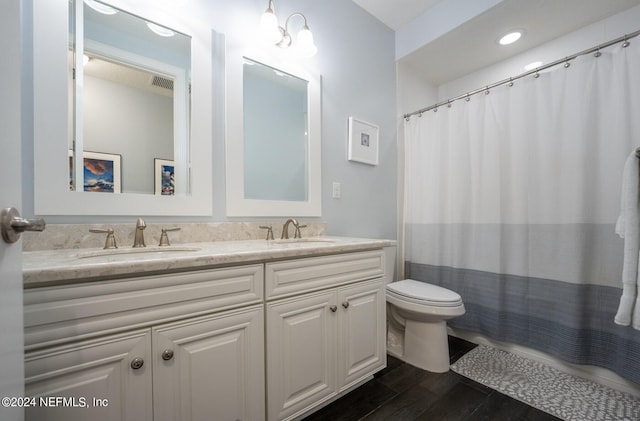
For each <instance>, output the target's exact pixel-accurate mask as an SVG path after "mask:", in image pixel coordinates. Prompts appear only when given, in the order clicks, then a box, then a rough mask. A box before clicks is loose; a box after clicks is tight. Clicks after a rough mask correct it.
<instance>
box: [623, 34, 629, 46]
mask: <svg viewBox="0 0 640 421" xmlns="http://www.w3.org/2000/svg"><path fill="white" fill-rule="evenodd" d="M630 44H631V43H630V42H629V40H628V39H627V36H626V35H625V36H624V42H623V43H622V48H627V47H628V46H629V45H630Z"/></svg>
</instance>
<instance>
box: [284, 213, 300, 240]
mask: <svg viewBox="0 0 640 421" xmlns="http://www.w3.org/2000/svg"><path fill="white" fill-rule="evenodd" d="M289 224H293V226H294V227H296V230H297V229H298V221H296V220H295V219H293V218H289V219H287V222H285V223H284V226H283V227H282V235H281V236H280V239H281V240H288V239H289Z"/></svg>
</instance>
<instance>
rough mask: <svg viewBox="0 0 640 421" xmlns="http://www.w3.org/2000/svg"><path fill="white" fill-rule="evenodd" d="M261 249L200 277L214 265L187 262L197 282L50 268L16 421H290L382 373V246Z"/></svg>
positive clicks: (164, 275)
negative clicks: (21, 418)
mask: <svg viewBox="0 0 640 421" xmlns="http://www.w3.org/2000/svg"><path fill="white" fill-rule="evenodd" d="M259 244H260V245H264V246H266V247H265V250H266V251H265V252H264V254H262V255H258V256H259V257H262V256H264V258H259V257H256V255H253V260H251V262H256V263H249V262H246V261H243V260H241V258H240V257H238V256H239V255H237V254H235V255H232V254H231V253H230V254H229V255H226V254H225V255H224V258H223V257H214V258H218V259H220V260H215V261H216V262H217V263H215V264H212V263H210V264H209V265H208V266H202V261H203V260H206V261H212V260H207V259H211V258H210V257H209V256H222V254H216V252H215V251H213V252H212V253H211V254H210V255H208V254H204V251H203V254H202V255H197V256H194V257H191V258H190V259H192V260H191V262H193V263H194V264H200V265H201V266H199V267H198V269H196V268H195V267H192V266H189V265H187V264H186V263H185V261H184V260H182V261H180V262H179V263H181V264H182V266H180V268H177V266H173V265H174V264H176V262H172V263H171V264H169V263H167V264H166V268H164V267H161V264H160V262H159V260H158V259H155V260H153V261H152V262H151V263H150V264H147V265H146V266H142V263H141V265H140V266H139V267H138V271H137V272H138V273H140V270H144V269H146V270H153V272H147V273H146V274H145V275H134V274H128V273H127V272H126V271H125V268H122V267H120V268H116V269H118V270H120V272H118V273H116V272H114V268H112V267H110V266H109V265H108V263H109V260H108V259H110V257H107V258H105V259H107V263H105V264H100V265H93V266H92V265H86V266H84V269H82V267H80V268H78V269H74V270H75V272H73V273H72V272H71V271H69V270H68V268H65V267H64V266H63V265H60V267H62V268H63V270H66V271H65V272H60V273H52V275H55V276H51V278H55V279H51V280H49V282H56V283H55V284H46V285H43V284H42V282H43V281H42V280H40V282H41V283H40V284H35V283H31V282H33V275H32V277H31V278H30V283H29V284H28V286H29V287H28V288H26V289H25V291H24V326H25V335H24V337H25V393H26V396H29V397H33V398H34V399H35V401H34V403H36V405H35V406H33V407H29V408H27V410H26V420H27V421H41V420H65V421H68V420H73V421H79V420H80V421H83V420H86V421H103V420H104V421H107V420H109V421H128V420H135V421H165V420H167V421H169V420H171V421H175V420H180V421H189V420H193V421H196V420H204V421H210V420H216V421H217V420H221V421H227V420H232V421H233V420H246V421H260V420H265V419H268V420H269V421H272V420H285V419H286V420H289V419H295V418H301V417H303V416H305V415H307V414H309V413H311V412H312V411H314V410H317V409H319V408H320V407H322V406H323V405H324V404H326V403H328V402H330V401H332V400H334V399H336V398H338V397H339V396H341V395H343V394H345V393H347V392H348V391H350V390H352V389H353V388H355V387H357V386H358V385H360V384H362V383H364V382H365V381H367V380H368V379H369V378H370V377H371V376H372V374H373V373H375V372H376V371H378V370H380V369H382V368H384V367H385V366H386V352H385V345H386V342H385V331H386V326H385V316H386V315H385V309H386V307H385V295H384V291H385V290H384V275H385V259H384V252H383V250H382V249H381V247H382V246H381V245H380V244H379V243H377V242H369V243H367V246H366V247H367V248H365V246H362V245H358V248H357V249H355V250H353V249H351V248H347V249H342V248H339V249H338V250H336V248H331V247H330V246H327V248H326V249H324V248H323V249H322V251H316V252H314V253H313V254H311V253H308V252H305V254H300V253H301V252H300V250H301V249H300V248H298V247H295V246H290V245H289V244H284V245H282V246H278V245H276V246H273V245H272V244H269V243H259ZM303 244H304V243H303ZM328 244H331V243H328ZM371 244H375V245H371ZM336 247H341V246H340V245H336ZM302 250H304V249H302ZM192 256H193V255H192ZM113 261H116V262H118V260H117V257H114V258H113ZM163 263H164V262H163ZM150 265H155V266H150ZM131 267H134V266H131ZM150 267H153V269H149V268H150ZM170 268H171V269H170ZM81 270H86V275H84V276H85V278H82V276H81V275H80V273H84V272H80V271H81ZM100 271H103V272H100ZM132 271H134V270H133V269H132ZM134 272H135V271H134ZM42 273H43V274H44V275H43V276H46V275H47V272H44V271H43V272H42ZM63 276H64V279H62V277H63ZM72 276H75V278H71V279H68V278H70V277H72ZM40 279H43V278H40ZM41 398H42V399H41Z"/></svg>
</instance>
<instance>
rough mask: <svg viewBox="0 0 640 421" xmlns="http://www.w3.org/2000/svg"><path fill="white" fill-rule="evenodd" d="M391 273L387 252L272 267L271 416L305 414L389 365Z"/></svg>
mask: <svg viewBox="0 0 640 421" xmlns="http://www.w3.org/2000/svg"><path fill="white" fill-rule="evenodd" d="M383 273H384V259H383V254H382V252H380V251H370V252H361V253H348V254H341V255H335V256H324V257H314V258H309V259H298V260H291V261H284V262H277V263H270V264H267V265H266V280H265V287H266V291H267V304H266V332H267V413H268V416H267V418H268V419H269V420H283V419H293V418H297V417H299V416H301V415H302V414H305V413H307V412H309V411H311V410H312V409H313V408H317V407H319V406H321V405H322V404H323V403H326V402H329V401H331V400H333V399H334V398H335V397H337V396H339V394H340V393H341V392H346V391H348V390H350V389H351V388H353V387H354V386H357V385H358V384H360V383H362V382H363V381H365V380H367V379H368V378H369V377H370V376H371V375H372V374H373V373H375V372H376V371H378V370H380V369H382V368H384V367H385V366H386V352H385V349H386V348H385V323H386V313H385V308H386V307H385V296H384V281H383V279H382V276H383ZM309 291H311V292H309Z"/></svg>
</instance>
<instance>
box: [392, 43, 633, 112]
mask: <svg viewBox="0 0 640 421" xmlns="http://www.w3.org/2000/svg"><path fill="white" fill-rule="evenodd" d="M638 35H640V30H638V31H635V32H632V33H630V34H626V35H623V36H621V37H618V38H616V39H614V40H611V41H609V42H606V43H604V44H599V45H597V46H595V47H592V48H589V49H587V50H584V51H581V52H579V53H576V54H573V55H570V56H567V57H565V58H563V59H560V60H556V61H554V62H551V63H548V64H545V65H543V66H539V67H536V68H535V69H532V70H529V71H527V72H524V73H521V74H519V75H517V76H513V77H510V78H508V79H504V80H501V81H499V82H495V83H492V84H491V85H487V86H485V87H484V88H480V89H476V90H474V91H471V92H467V93H466V94H463V95H458V96H457V97H454V98H450V99H448V100H446V101H442V102H438V103H435V104H433V105H430V106H428V107H426V108H422V109H420V110H417V111H414V112H411V113H408V114H405V115H404V118H405V119H406V120H407V121H409V118H411V116H413V115H416V114H422V113H424V112H427V111H431V110H435V109H437V108H438V107H440V106H442V105H448V106H451V103H452V102H454V101H458V100H461V99H463V98H466V99H467V101H468V98H469V97H471V95H475V94H479V93H480V92H488V91H489V90H490V89H493V88H495V87H496V86H501V85H506V84H508V83H513V81H514V80H518V79H521V78H523V77H526V76H529V75H533V74H536V73H538V72H540V71H541V70H546V69H548V68H550V67H554V66H557V65H559V64H563V63H564V64H565V67H569V61H570V60H573V59H575V58H576V57H580V56H583V55H586V54H591V53H596V57H598V56H599V50H600V49H602V48H606V47H609V46H611V45H614V44H617V43H619V42H623V45H622V46H623V47H626V46H628V45H629V40H630V39H631V38H634V37H636V36H638Z"/></svg>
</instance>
